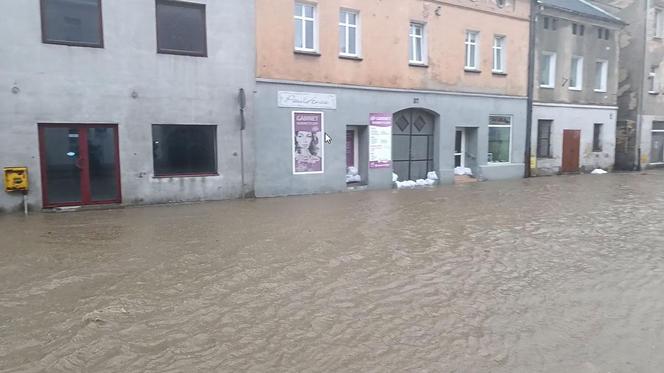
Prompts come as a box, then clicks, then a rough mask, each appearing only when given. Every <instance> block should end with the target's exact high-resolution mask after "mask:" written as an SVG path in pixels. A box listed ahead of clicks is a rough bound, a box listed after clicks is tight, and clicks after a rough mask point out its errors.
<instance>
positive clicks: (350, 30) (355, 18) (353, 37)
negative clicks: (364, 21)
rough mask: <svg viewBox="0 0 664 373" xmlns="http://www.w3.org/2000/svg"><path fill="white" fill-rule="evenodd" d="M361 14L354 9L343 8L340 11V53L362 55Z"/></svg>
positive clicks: (343, 54) (353, 55) (352, 55)
mask: <svg viewBox="0 0 664 373" xmlns="http://www.w3.org/2000/svg"><path fill="white" fill-rule="evenodd" d="M359 22H360V14H359V13H358V12H356V11H354V10H345V9H342V10H341V11H340V12H339V54H340V55H342V56H351V57H359V55H360V26H359Z"/></svg>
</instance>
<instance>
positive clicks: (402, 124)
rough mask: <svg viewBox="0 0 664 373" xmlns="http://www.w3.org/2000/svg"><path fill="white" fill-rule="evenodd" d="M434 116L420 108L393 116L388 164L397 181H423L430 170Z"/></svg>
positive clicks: (431, 169)
mask: <svg viewBox="0 0 664 373" xmlns="http://www.w3.org/2000/svg"><path fill="white" fill-rule="evenodd" d="M433 136H434V117H433V115H431V114H429V113H428V112H426V111H424V110H420V109H406V110H402V111H400V112H398V113H396V114H394V125H393V126H392V163H393V165H394V166H393V167H394V173H396V174H397V175H399V181H404V180H417V179H426V178H427V173H428V172H429V171H433V167H434V165H433V163H434V162H433V154H434V149H433V144H434V141H433Z"/></svg>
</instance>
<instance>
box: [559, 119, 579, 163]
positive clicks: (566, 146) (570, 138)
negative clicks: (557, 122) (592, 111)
mask: <svg viewBox="0 0 664 373" xmlns="http://www.w3.org/2000/svg"><path fill="white" fill-rule="evenodd" d="M580 149H581V131H579V130H564V131H563V164H562V168H561V170H560V171H561V172H563V173H570V172H579V156H580V154H581V152H580Z"/></svg>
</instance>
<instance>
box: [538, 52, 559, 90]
mask: <svg viewBox="0 0 664 373" xmlns="http://www.w3.org/2000/svg"><path fill="white" fill-rule="evenodd" d="M555 82H556V54H555V53H551V52H542V59H541V66H540V87H542V88H553V87H554V86H555Z"/></svg>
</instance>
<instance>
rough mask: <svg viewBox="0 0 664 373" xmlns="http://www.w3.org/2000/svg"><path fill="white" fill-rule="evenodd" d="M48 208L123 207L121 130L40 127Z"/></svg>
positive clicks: (43, 181)
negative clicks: (98, 205) (103, 205)
mask: <svg viewBox="0 0 664 373" xmlns="http://www.w3.org/2000/svg"><path fill="white" fill-rule="evenodd" d="M39 143H40V153H41V168H42V189H43V199H44V207H47V208H48V207H60V206H79V205H91V204H103V203H119V202H120V201H121V195H120V161H119V155H118V137H117V126H115V125H83V124H76V125H71V124H67V125H64V124H63V125H59V124H43V125H40V126H39Z"/></svg>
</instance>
